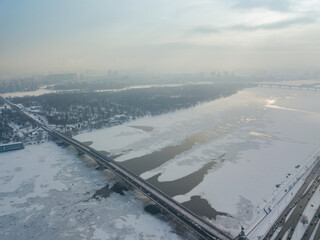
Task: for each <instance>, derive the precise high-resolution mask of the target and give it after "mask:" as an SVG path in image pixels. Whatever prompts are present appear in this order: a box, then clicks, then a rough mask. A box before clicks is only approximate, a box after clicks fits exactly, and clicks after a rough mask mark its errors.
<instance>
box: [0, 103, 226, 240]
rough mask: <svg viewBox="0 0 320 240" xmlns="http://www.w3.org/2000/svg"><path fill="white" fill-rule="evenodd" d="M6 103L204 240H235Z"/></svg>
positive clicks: (37, 117) (92, 151) (37, 118)
mask: <svg viewBox="0 0 320 240" xmlns="http://www.w3.org/2000/svg"><path fill="white" fill-rule="evenodd" d="M4 101H5V102H6V103H7V104H9V105H10V106H11V107H13V108H15V109H17V110H19V111H21V112H22V113H24V114H25V115H26V116H27V117H29V118H30V119H31V120H33V121H35V122H36V123H37V124H38V125H39V126H40V127H41V128H43V129H44V130H45V131H47V132H48V133H49V134H50V135H51V136H53V137H54V138H57V139H59V140H61V141H63V142H65V143H66V144H70V145H72V146H73V147H75V148H76V149H77V151H78V152H80V153H85V154H87V155H88V156H90V157H92V158H94V159H95V160H96V161H97V162H98V163H99V164H101V165H103V166H104V167H106V168H108V169H109V170H110V171H112V172H113V173H114V174H116V175H117V176H119V177H120V178H121V179H123V180H124V181H125V182H127V183H128V184H130V185H131V186H133V187H134V188H135V189H137V190H138V191H140V192H141V193H142V194H143V195H145V196H146V197H147V198H149V199H150V200H152V201H153V202H155V203H156V204H157V205H159V206H160V207H161V208H163V209H164V210H165V211H166V212H168V213H169V214H171V215H172V216H173V217H174V218H176V219H178V220H179V221H181V222H182V223H184V224H185V225H186V226H187V227H188V228H189V229H191V230H192V231H193V232H195V233H197V234H198V235H199V236H200V237H201V238H203V239H210V240H213V239H221V240H231V239H232V237H230V236H229V235H228V234H226V233H224V232H223V231H221V230H220V229H218V228H217V227H215V226H213V225H212V224H210V223H209V222H207V221H205V220H204V219H202V218H200V217H199V216H197V215H196V214H194V213H193V212H191V211H190V210H189V209H187V208H186V207H184V206H183V205H181V204H180V203H178V202H176V201H175V200H173V199H172V198H171V197H169V196H167V195H166V194H165V193H163V192H161V191H160V190H158V189H157V188H155V187H153V186H152V185H151V184H149V183H148V182H146V181H145V180H144V179H142V178H140V177H139V176H137V175H135V174H134V173H132V172H131V171H130V170H128V169H126V168H124V167H122V166H121V165H120V164H118V163H117V162H115V161H113V160H111V159H109V158H108V157H107V156H105V155H103V154H101V153H100V152H98V151H96V150H95V149H93V148H91V147H89V146H86V145H84V144H82V143H81V142H79V141H77V140H75V139H73V138H71V137H67V136H65V135H63V134H62V133H60V132H58V131H56V130H54V129H52V128H51V127H50V126H49V125H48V124H47V122H46V120H45V118H43V117H42V116H41V115H34V114H31V113H29V112H28V111H27V110H26V109H24V108H22V107H19V106H17V105H15V104H13V103H11V102H10V101H8V100H6V99H4Z"/></svg>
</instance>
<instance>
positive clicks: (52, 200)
mask: <svg viewBox="0 0 320 240" xmlns="http://www.w3.org/2000/svg"><path fill="white" fill-rule="evenodd" d="M115 181H116V178H115V176H114V175H112V174H110V172H108V170H105V171H100V170H95V167H94V162H92V160H90V159H89V158H88V157H86V156H82V157H81V158H80V157H78V156H77V155H76V154H75V153H73V152H72V150H71V149H68V148H62V147H59V146H57V145H56V144H54V143H50V142H49V143H44V144H40V145H30V146H26V148H25V149H24V150H19V151H13V152H6V153H1V154H0V186H1V187H0V239H96V240H97V239H103V240H104V239H163V240H165V239H174V240H175V239H176V240H180V239H182V237H180V236H179V235H177V234H176V233H175V232H176V230H175V229H174V228H173V225H172V224H170V223H168V222H166V221H162V220H160V219H159V218H158V217H154V216H151V215H150V214H148V213H146V212H145V211H144V209H143V207H144V206H143V201H141V196H140V195H139V194H137V193H136V192H135V191H129V192H127V193H126V194H125V195H124V196H121V195H118V194H111V195H110V196H109V197H108V198H101V199H95V198H92V195H93V194H94V193H95V190H97V189H101V188H102V187H104V186H105V185H106V184H110V185H112V184H114V183H115ZM144 201H146V200H144ZM190 236H192V235H190Z"/></svg>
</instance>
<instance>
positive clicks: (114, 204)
mask: <svg viewBox="0 0 320 240" xmlns="http://www.w3.org/2000/svg"><path fill="white" fill-rule="evenodd" d="M319 102H320V93H319V92H314V91H300V90H293V89H291V90H290V89H277V88H272V89H269V88H249V89H245V90H242V91H239V92H238V93H237V94H234V95H232V96H230V97H227V98H222V99H218V100H215V101H212V102H207V103H203V104H200V105H197V106H195V107H192V108H189V109H186V110H181V111H176V112H173V113H168V114H163V115H160V116H156V117H144V118H141V119H138V120H135V121H131V122H128V123H125V124H123V125H119V126H115V127H111V128H106V129H102V130H96V131H93V132H88V133H83V134H80V135H78V136H76V137H75V138H76V139H78V140H80V141H83V142H87V143H88V144H90V143H91V146H92V147H94V148H95V149H97V150H101V151H105V152H108V154H109V155H110V156H111V157H112V158H114V159H115V161H117V162H119V163H121V164H122V165H124V166H125V167H127V168H129V169H130V170H132V171H134V172H135V173H137V174H138V175H140V176H141V177H142V178H144V179H147V180H148V181H149V182H150V183H152V184H154V185H155V186H156V187H158V188H159V189H161V190H162V191H164V192H166V193H167V194H168V195H170V196H172V197H173V198H174V199H176V200H177V201H179V202H181V203H183V204H184V205H185V206H186V207H188V208H189V209H190V210H192V211H194V212H195V213H197V214H198V215H200V216H203V217H205V218H207V219H208V220H209V221H211V222H212V223H214V224H215V225H217V226H219V227H220V228H222V229H224V230H225V231H227V232H229V233H231V234H233V235H236V234H238V233H239V230H240V225H243V226H244V227H245V228H246V229H247V230H248V229H250V228H251V227H252V226H253V225H254V224H255V223H256V222H257V221H258V220H259V219H260V218H261V217H263V216H264V211H263V208H264V207H265V206H266V205H268V203H270V200H271V199H272V198H273V197H274V196H275V195H276V194H277V193H279V192H280V191H283V186H284V185H285V183H286V182H288V181H290V180H292V179H293V178H295V173H296V172H298V171H299V170H300V169H301V168H302V167H303V165H304V162H305V161H306V159H307V158H308V156H309V155H310V154H312V153H313V152H314V151H315V150H316V149H318V148H319V146H320V138H319V136H320V124H319V123H320V104H319ZM117 181H118V179H117V178H115V176H113V175H112V174H111V173H110V172H108V171H107V170H106V171H97V170H95V166H94V164H93V163H92V162H90V160H89V159H88V158H87V157H86V156H82V157H78V156H77V155H76V154H74V153H73V152H72V151H71V150H70V149H68V148H62V147H59V146H57V145H55V144H54V143H44V144H40V145H33V146H27V147H26V149H24V150H20V151H15V152H8V153H1V155H0V186H1V189H0V239H16V238H17V237H19V239H30V238H31V237H35V238H37V239H117V238H118V239H187V238H189V239H194V236H192V235H188V236H185V235H182V236H181V235H179V234H177V233H178V232H179V227H178V228H177V227H176V225H175V224H173V223H172V221H171V220H170V219H169V218H167V217H165V216H162V217H161V216H160V219H159V217H155V216H151V215H150V214H148V213H146V212H145V211H144V206H145V205H147V204H148V201H147V200H146V199H145V198H143V197H142V196H140V195H139V194H137V192H135V191H129V192H127V193H126V194H125V196H121V195H119V194H111V195H109V196H107V197H106V198H101V199H96V198H93V196H94V194H95V193H96V190H99V189H102V188H104V187H105V186H106V185H109V186H110V187H111V186H112V185H113V184H114V183H116V182H117ZM161 218H164V221H163V220H161ZM180 232H181V230H180ZM185 232H187V231H185Z"/></svg>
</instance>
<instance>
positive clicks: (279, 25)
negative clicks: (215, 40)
mask: <svg viewBox="0 0 320 240" xmlns="http://www.w3.org/2000/svg"><path fill="white" fill-rule="evenodd" d="M314 22H315V19H314V18H311V17H300V18H294V19H288V20H282V21H278V22H272V23H267V24H260V25H254V26H250V25H245V24H237V25H231V26H226V27H220V28H219V27H216V26H208V25H204V26H198V27H196V28H194V29H193V30H192V32H193V33H202V34H210V33H218V32H222V31H226V30H233V31H245V32H252V31H257V30H276V29H283V28H288V27H292V26H295V25H306V24H311V23H314Z"/></svg>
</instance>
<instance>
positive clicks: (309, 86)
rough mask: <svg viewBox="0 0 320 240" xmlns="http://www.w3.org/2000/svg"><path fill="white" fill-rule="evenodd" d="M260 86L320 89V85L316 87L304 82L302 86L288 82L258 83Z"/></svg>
mask: <svg viewBox="0 0 320 240" xmlns="http://www.w3.org/2000/svg"><path fill="white" fill-rule="evenodd" d="M257 86H258V87H269V88H272V87H273V88H286V89H298V90H313V91H320V87H316V86H314V85H313V84H310V85H308V84H303V85H300V86H295V85H288V84H277V83H257Z"/></svg>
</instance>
